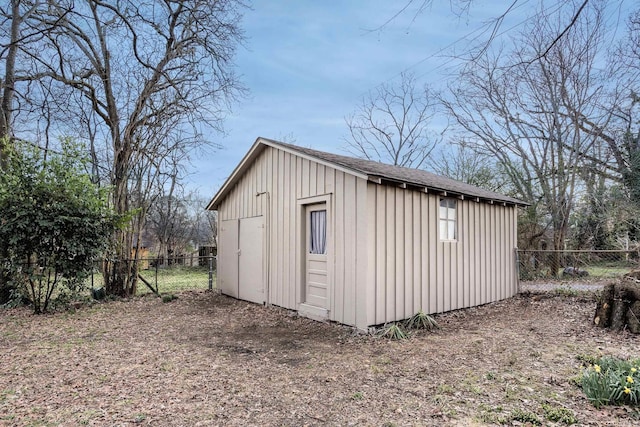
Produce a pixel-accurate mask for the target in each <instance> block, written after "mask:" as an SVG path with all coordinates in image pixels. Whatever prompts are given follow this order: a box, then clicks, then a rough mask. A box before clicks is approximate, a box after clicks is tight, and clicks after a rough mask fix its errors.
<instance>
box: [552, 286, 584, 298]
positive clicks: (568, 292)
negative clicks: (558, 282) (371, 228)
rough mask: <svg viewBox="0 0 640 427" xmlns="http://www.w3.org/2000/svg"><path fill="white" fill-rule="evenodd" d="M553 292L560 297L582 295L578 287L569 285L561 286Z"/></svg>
mask: <svg viewBox="0 0 640 427" xmlns="http://www.w3.org/2000/svg"><path fill="white" fill-rule="evenodd" d="M553 293H554V294H555V295H557V296H560V297H577V296H578V295H580V292H579V291H577V290H576V289H573V288H570V287H569V286H565V285H562V286H559V287H557V288H555V289H554V290H553Z"/></svg>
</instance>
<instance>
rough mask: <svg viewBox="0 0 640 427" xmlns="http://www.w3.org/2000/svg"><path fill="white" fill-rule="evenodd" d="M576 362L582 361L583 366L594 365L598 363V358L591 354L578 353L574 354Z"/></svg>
mask: <svg viewBox="0 0 640 427" xmlns="http://www.w3.org/2000/svg"><path fill="white" fill-rule="evenodd" d="M576 360H577V361H578V362H582V364H584V365H585V366H590V365H595V364H597V363H598V360H599V358H598V357H597V356H594V355H592V354H579V355H577V356H576Z"/></svg>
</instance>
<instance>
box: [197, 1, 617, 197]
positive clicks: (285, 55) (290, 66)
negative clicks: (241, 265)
mask: <svg viewBox="0 0 640 427" xmlns="http://www.w3.org/2000/svg"><path fill="white" fill-rule="evenodd" d="M418 3H421V1H420V2H418ZM511 3H512V1H490V0H485V1H482V0H474V2H473V3H472V5H471V9H470V10H469V13H468V14H466V15H463V16H462V17H458V16H456V14H454V13H453V12H452V10H451V6H450V2H449V1H448V0H435V1H434V5H433V6H432V7H430V8H428V9H426V10H425V11H423V13H421V14H420V15H418V16H417V17H416V16H415V12H416V9H415V7H414V6H413V5H411V6H410V7H409V8H408V9H407V10H406V12H405V13H402V14H400V15H399V16H398V17H397V18H395V19H393V20H391V21H390V22H389V23H388V25H386V26H384V27H383V28H382V29H381V30H377V31H376V30H375V29H376V28H378V27H380V26H381V25H383V24H384V23H385V22H386V21H388V20H389V19H390V18H392V17H393V16H394V15H395V14H397V13H398V12H399V11H400V9H402V7H403V6H404V5H406V4H407V3H406V2H405V1H404V0H401V1H384V0H366V1H365V0H345V1H342V2H336V1H312V0H282V1H267V0H262V1H260V0H256V1H255V2H254V4H253V5H252V9H251V10H247V11H246V13H245V16H244V19H243V22H242V27H243V29H244V31H245V35H246V42H245V43H244V47H240V48H239V50H238V54H237V58H236V64H237V72H238V74H239V75H240V77H241V80H242V82H243V84H244V85H245V86H246V87H247V88H248V89H249V95H248V97H247V98H246V99H243V100H241V101H240V102H238V103H236V104H235V105H234V108H233V112H232V114H230V115H229V117H228V119H227V121H226V124H225V127H226V129H227V135H226V136H224V137H221V136H218V135H213V136H212V137H211V139H212V140H214V141H215V142H216V143H218V144H220V145H222V147H223V148H222V149H220V150H215V151H214V150H207V151H205V152H202V153H197V156H196V157H197V159H194V161H193V165H192V167H191V168H190V172H189V176H188V178H187V183H188V188H190V189H197V190H198V191H199V192H200V194H201V195H202V196H203V197H205V198H206V197H211V196H213V195H214V194H215V191H216V190H217V189H218V188H219V187H220V186H221V185H222V183H223V182H224V180H225V179H226V178H227V177H228V175H229V174H230V173H231V171H232V170H233V168H234V167H235V166H236V165H237V164H238V163H239V161H240V160H241V159H242V157H243V156H244V155H245V154H246V152H247V151H248V150H249V148H250V147H251V145H252V144H253V142H254V141H255V139H256V138H257V137H258V136H263V137H268V138H273V139H281V140H282V139H286V140H287V141H288V142H294V143H296V144H298V145H302V146H307V147H313V148H316V149H319V150H324V151H330V152H335V153H339V154H345V153H346V152H345V150H344V147H345V138H346V137H347V131H348V129H347V127H346V124H345V120H344V117H345V116H347V115H348V114H350V113H352V112H353V111H354V110H355V108H356V106H357V105H358V103H359V102H360V101H361V99H362V98H363V96H365V95H366V94H367V92H368V91H370V90H372V89H375V88H376V87H377V86H378V85H380V84H382V83H385V82H386V83H393V81H394V80H397V79H398V78H399V74H400V73H401V72H402V71H411V72H413V73H414V74H415V75H416V76H417V77H418V79H419V81H420V82H421V83H427V84H429V85H431V86H432V87H434V88H435V89H439V88H442V87H444V86H445V84H446V80H447V79H448V78H450V76H451V75H452V72H453V71H454V70H455V67H456V64H457V61H451V58H450V56H449V55H451V54H452V53H453V52H454V51H458V52H464V51H465V49H466V48H467V47H468V43H469V41H468V40H466V41H465V39H471V40H472V43H473V40H474V39H475V42H477V41H478V40H483V39H484V38H485V37H486V36H487V34H486V33H485V34H482V33H481V32H480V31H479V29H487V28H488V27H487V25H486V24H487V22H488V21H489V20H490V19H491V18H492V17H495V16H498V15H500V14H501V13H503V12H504V11H505V10H506V9H507V7H508V6H509V5H510V4H511ZM623 3H624V2H623ZM537 5H538V2H537V0H519V2H518V3H517V7H516V10H515V11H514V12H513V13H511V14H510V16H509V17H508V20H507V21H505V22H504V23H503V25H502V27H501V31H506V30H508V29H509V28H511V27H514V26H515V27H517V26H518V24H519V23H521V22H522V21H523V19H525V17H526V15H527V14H530V13H532V12H533V11H534V10H535V8H536V7H537ZM414 17H415V19H414ZM507 34H508V33H507Z"/></svg>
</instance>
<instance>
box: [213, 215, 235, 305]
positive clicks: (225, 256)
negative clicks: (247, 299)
mask: <svg viewBox="0 0 640 427" xmlns="http://www.w3.org/2000/svg"><path fill="white" fill-rule="evenodd" d="M219 244H220V248H219V249H220V250H219V255H220V258H219V260H218V271H217V276H218V277H217V286H218V288H219V289H220V291H221V292H222V293H223V294H225V295H229V296H232V297H234V298H238V220H237V219H231V220H227V221H221V222H220V241H219Z"/></svg>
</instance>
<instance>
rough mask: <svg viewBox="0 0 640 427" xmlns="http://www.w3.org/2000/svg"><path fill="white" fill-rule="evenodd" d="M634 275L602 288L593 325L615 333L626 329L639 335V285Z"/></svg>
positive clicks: (631, 274)
mask: <svg viewBox="0 0 640 427" xmlns="http://www.w3.org/2000/svg"><path fill="white" fill-rule="evenodd" d="M636 273H637V272H633V273H630V274H629V275H627V276H625V277H624V278H622V279H621V280H620V282H618V283H613V284H608V285H606V286H605V287H604V289H603V290H602V295H601V296H600V299H599V300H598V303H597V305H596V312H595V315H594V317H593V323H595V324H596V325H597V326H600V327H602V328H611V329H613V330H615V331H622V330H625V329H627V330H628V331H629V332H631V333H634V334H638V333H640V283H638V279H636V277H637V275H638V274H636ZM633 274H636V276H634V275H633Z"/></svg>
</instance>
